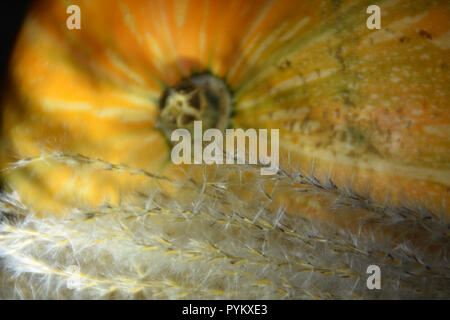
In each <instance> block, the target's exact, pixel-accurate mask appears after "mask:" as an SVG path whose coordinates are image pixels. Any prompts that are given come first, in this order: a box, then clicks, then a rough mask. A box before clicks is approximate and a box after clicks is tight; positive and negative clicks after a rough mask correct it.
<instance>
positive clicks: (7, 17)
mask: <svg viewBox="0 0 450 320" xmlns="http://www.w3.org/2000/svg"><path fill="white" fill-rule="evenodd" d="M94 1H95V0H94ZM30 2H31V1H25V0H16V1H13V0H0V39H1V41H0V74H1V75H2V79H3V78H4V75H5V72H6V70H7V66H8V61H9V57H10V55H11V51H12V49H13V46H14V41H15V39H16V37H17V34H18V32H19V29H20V26H21V25H22V22H23V20H24V17H25V14H26V11H27V8H28V7H29V5H30Z"/></svg>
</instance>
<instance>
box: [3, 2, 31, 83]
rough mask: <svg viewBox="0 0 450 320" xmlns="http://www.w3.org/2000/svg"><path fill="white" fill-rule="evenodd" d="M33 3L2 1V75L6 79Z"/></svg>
mask: <svg viewBox="0 0 450 320" xmlns="http://www.w3.org/2000/svg"><path fill="white" fill-rule="evenodd" d="M30 2H31V1H26V0H16V1H13V0H0V39H1V42H0V75H1V79H2V80H3V79H4V75H5V72H6V70H7V67H8V61H9V57H10V55H11V51H12V49H13V45H14V41H15V39H16V37H17V34H18V32H19V29H20V26H21V25H22V22H23V20H24V17H25V14H26V11H27V8H28V7H29V4H30Z"/></svg>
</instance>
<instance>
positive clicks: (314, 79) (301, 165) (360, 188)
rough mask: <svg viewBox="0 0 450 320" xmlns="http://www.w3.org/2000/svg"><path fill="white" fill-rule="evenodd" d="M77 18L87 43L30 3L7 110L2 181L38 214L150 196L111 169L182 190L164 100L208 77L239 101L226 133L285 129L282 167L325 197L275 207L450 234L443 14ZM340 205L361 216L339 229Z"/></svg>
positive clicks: (272, 8)
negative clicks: (408, 213)
mask: <svg viewBox="0 0 450 320" xmlns="http://www.w3.org/2000/svg"><path fill="white" fill-rule="evenodd" d="M74 4H77V5H78V6H79V7H80V9H81V29H80V30H69V29H68V28H67V26H66V19H67V18H68V14H67V13H66V7H67V5H68V4H67V2H66V1H50V0H45V1H37V2H36V3H35V4H34V6H33V7H32V9H31V10H30V12H29V14H28V17H27V19H26V21H25V24H24V26H23V28H22V31H21V33H20V37H19V39H18V41H17V43H16V45H15V49H14V53H13V56H12V59H11V63H10V72H9V80H10V81H9V85H8V87H7V88H6V89H5V94H4V98H3V102H2V106H3V107H2V117H1V119H2V126H1V130H2V132H1V137H2V143H1V166H2V167H3V168H6V169H5V170H4V171H2V179H3V182H4V184H5V185H6V186H7V187H8V188H10V189H11V190H15V191H17V193H18V195H19V196H20V199H21V200H22V201H23V202H24V203H25V204H26V205H27V206H29V207H30V208H32V210H33V211H34V212H35V213H37V214H38V215H39V216H41V217H51V216H65V217H67V216H69V215H70V212H71V210H72V208H73V207H77V206H80V205H82V206H86V207H96V206H99V205H101V204H103V203H109V204H112V205H118V204H120V203H121V202H123V201H124V199H125V198H127V197H131V196H132V195H134V194H135V193H137V192H138V191H143V190H149V188H150V189H152V188H155V184H154V180H155V179H150V180H149V179H148V174H147V177H146V176H145V174H144V176H140V175H127V174H118V173H117V172H116V171H128V172H130V173H132V174H133V173H143V172H144V171H145V172H146V173H151V174H154V175H157V176H161V177H162V176H165V177H168V178H169V179H176V177H178V176H179V174H178V172H179V171H178V170H179V167H177V166H175V165H173V164H172V162H171V159H170V149H171V145H170V144H169V143H168V142H167V137H166V136H165V134H164V132H162V131H161V130H160V129H159V128H158V126H157V124H158V121H159V119H160V107H161V106H160V99H161V97H162V96H163V92H164V90H166V89H167V88H170V87H175V86H176V85H177V84H178V83H180V81H182V80H183V79H188V78H190V77H192V76H193V75H198V74H203V73H210V74H211V75H213V76H214V77H216V78H218V79H222V80H223V81H224V83H226V85H227V86H228V88H229V89H230V94H231V97H232V110H233V111H232V116H231V119H230V120H229V122H230V124H231V126H232V127H234V128H256V129H258V128H267V129H280V154H281V159H280V160H281V162H280V167H281V168H283V170H286V172H294V171H295V170H301V171H302V172H303V173H310V172H311V171H312V170H313V175H314V178H313V180H308V181H309V183H310V186H311V185H312V187H313V188H318V189H319V191H324V192H325V195H319V196H317V195H316V194H312V195H311V194H306V195H298V193H293V192H292V190H293V189H292V188H294V187H292V188H291V189H289V190H287V191H286V192H280V194H279V196H278V197H277V198H276V199H274V201H273V203H272V208H278V207H279V206H280V205H281V206H283V207H285V208H287V211H288V213H289V214H290V215H291V216H294V217H298V216H302V215H303V216H308V217H312V218H313V219H314V221H319V220H320V221H325V222H333V223H336V224H338V225H340V226H341V227H343V226H345V227H346V228H350V229H352V230H358V228H360V227H361V225H360V224H358V223H357V222H358V219H359V218H360V217H361V215H364V214H366V211H370V212H378V213H380V212H381V213H380V214H384V213H385V211H386V210H385V209H383V207H384V208H387V207H389V208H404V207H407V208H408V210H412V211H414V209H411V208H425V209H426V211H427V212H432V213H436V214H438V215H439V214H441V213H442V212H444V213H443V215H444V220H445V219H447V220H448V218H449V212H448V210H447V209H446V207H445V203H448V202H449V200H450V196H449V185H450V170H449V163H450V158H449V155H450V141H449V134H450V129H449V128H450V124H449V121H450V118H449V112H448V108H449V101H450V97H449V95H450V73H449V71H448V68H449V65H450V61H449V59H450V58H449V57H450V22H449V19H448V17H449V16H450V6H449V3H448V1H431V2H430V1H415V2H411V1H402V0H400V1H382V2H380V4H379V6H380V8H381V12H382V20H381V24H382V28H381V29H380V30H369V29H368V28H367V26H366V20H367V18H368V14H367V13H366V8H367V7H368V6H369V5H370V4H371V3H370V1H369V2H367V1H338V2H336V1H301V2H299V1H291V0H278V1H257V0H254V1H253V0H252V1H209V0H190V1H187V0H186V1H184V0H179V1H178V0H174V1H137V0H136V1H132V0H130V1H111V0H108V1H106V0H98V1H74ZM61 155H63V156H61ZM77 155H78V156H77ZM18 159H22V160H21V162H17V160H18ZM94 159H99V160H98V161H97V160H94ZM47 161H49V162H47ZM61 162H62V163H61ZM71 162H72V164H73V163H76V165H73V166H72V165H71ZM122 164H123V165H122ZM14 166H16V167H17V168H14ZM11 167H13V168H11ZM194 167H195V166H194ZM99 168H100V169H102V170H98V169H99ZM104 169H107V170H104ZM112 169H113V170H112ZM195 169H196V168H194V170H195ZM139 170H141V171H139ZM142 170H144V171H142ZM248 179H249V181H253V180H252V179H259V178H258V177H254V176H249V177H248ZM157 180H158V183H160V185H159V186H158V187H165V188H166V187H167V188H166V189H165V190H166V192H168V193H169V194H171V192H174V191H173V189H171V184H170V183H167V182H165V181H160V180H159V179H157ZM199 181H201V179H199ZM327 181H328V182H327ZM330 181H332V182H331V184H330ZM296 182H297V183H298V181H296ZM327 183H328V184H327ZM326 185H327V186H328V187H326ZM267 188H268V190H269V191H270V190H275V188H276V184H274V183H273V182H271V181H268V184H267ZM237 189H238V190H240V191H238V192H240V193H241V195H242V196H243V197H244V198H246V197H247V198H250V199H251V198H252V192H253V190H252V189H248V188H247V187H246V186H244V187H241V188H240V189H239V186H237ZM325 189H326V190H325ZM350 189H351V190H352V191H351V192H347V191H348V190H350ZM330 194H331V198H330ZM173 196H175V197H176V193H175V194H173ZM336 197H338V198H339V197H349V198H350V199H352V197H353V200H354V201H355V203H356V204H357V205H356V206H357V210H353V209H352V210H350V212H349V213H348V214H347V215H344V216H339V217H337V216H336V214H335V211H334V210H332V209H330V206H332V201H334V200H333V199H335V198H336ZM330 199H331V200H330ZM386 199H387V203H386V202H384V201H386ZM330 201H331V202H330ZM425 209H424V210H425ZM415 211H420V210H415ZM368 227H372V226H368ZM399 230H402V229H395V228H394V229H393V230H391V229H383V231H382V232H383V234H386V233H390V234H394V235H395V234H397V233H398V232H399ZM445 237H447V238H445V239H448V234H446V235H445ZM420 239H421V238H420ZM440 241H441V240H440Z"/></svg>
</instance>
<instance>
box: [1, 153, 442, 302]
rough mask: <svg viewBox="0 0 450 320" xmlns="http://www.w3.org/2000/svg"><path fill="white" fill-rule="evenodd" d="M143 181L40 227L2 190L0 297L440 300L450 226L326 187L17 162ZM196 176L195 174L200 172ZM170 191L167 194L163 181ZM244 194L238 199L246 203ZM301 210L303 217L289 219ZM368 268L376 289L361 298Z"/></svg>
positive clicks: (237, 172) (296, 175)
mask: <svg viewBox="0 0 450 320" xmlns="http://www.w3.org/2000/svg"><path fill="white" fill-rule="evenodd" d="M42 161H44V162H47V164H48V165H65V166H71V167H73V168H74V169H76V168H78V167H80V166H92V167H93V168H95V171H109V172H110V173H111V174H112V175H124V174H126V175H133V176H145V177H146V178H147V179H149V180H152V181H153V182H154V186H153V187H152V188H147V189H146V190H144V191H141V190H140V191H139V192H136V193H135V194H124V195H123V196H122V198H121V201H120V204H119V205H112V204H110V203H104V204H103V205H101V206H99V207H90V206H88V205H83V202H82V201H80V204H79V205H78V206H74V207H72V208H70V212H69V214H68V216H67V217H65V218H57V217H56V216H55V217H47V218H45V219H43V218H39V217H37V216H36V215H34V214H33V212H32V210H31V209H30V208H28V207H27V206H26V205H25V204H24V203H22V201H21V199H20V197H19V196H18V194H17V193H16V192H14V190H10V189H9V190H8V188H7V187H6V188H5V190H6V191H4V192H3V193H2V194H1V196H0V212H1V217H2V220H1V224H0V257H1V260H0V266H1V273H0V277H1V278H0V279H1V282H0V283H1V285H0V298H2V299H11V298H25V299H49V298H50V299H80V298H83V299H84V298H88V299H122V298H125V299H367V298H368V299H372V298H396V299H398V298H449V295H450V294H449V292H450V291H449V288H450V273H449V265H448V236H449V234H448V228H449V226H448V222H446V221H445V220H444V218H442V217H441V215H440V214H439V213H436V212H431V211H428V210H425V209H424V208H420V207H417V206H414V205H413V204H411V205H409V206H408V205H406V204H405V205H404V206H401V207H399V206H394V205H390V204H389V200H388V199H387V200H386V202H385V203H383V204H378V203H376V202H375V201H373V200H371V199H370V198H369V197H365V196H364V195H361V194H358V193H357V192H355V191H353V190H351V189H350V188H348V187H347V188H346V187H338V186H336V185H335V183H334V182H333V181H332V180H331V178H327V177H325V178H319V177H316V176H315V173H314V170H312V171H311V172H308V173H306V172H301V171H298V170H294V169H293V168H283V169H282V168H280V169H279V170H278V173H277V174H276V175H275V176H260V175H259V167H258V166H251V165H233V166H217V167H214V168H212V167H206V166H205V167H202V169H201V170H200V171H201V174H200V177H201V179H198V170H195V171H196V172H194V171H193V170H187V171H186V172H185V173H184V176H183V177H182V178H180V179H179V180H171V179H168V178H165V177H160V176H156V175H153V174H151V173H149V172H146V171H144V170H137V169H133V168H130V167H127V166H124V165H116V164H111V163H108V162H105V161H102V160H98V159H92V158H88V157H85V156H82V155H66V154H50V155H43V156H42V157H39V158H29V159H23V160H20V161H17V162H15V163H13V164H11V166H10V167H9V168H7V169H5V170H21V169H22V168H24V167H27V166H30V165H32V164H33V163H36V162H42ZM197 169H198V167H197ZM162 182H164V183H166V184H167V183H168V184H170V185H171V187H172V190H171V191H168V188H165V187H163V186H162V185H161V183H162ZM243 190H245V192H243ZM283 196H288V197H291V198H292V197H298V198H307V197H309V198H313V199H317V201H319V202H320V203H321V204H322V205H323V206H326V207H327V208H328V210H330V212H332V213H333V215H335V217H336V219H338V220H339V219H341V220H342V221H345V220H346V219H347V218H348V217H349V216H350V215H351V214H352V212H355V211H357V213H358V221H357V224H356V228H355V227H353V228H347V227H345V226H344V227H342V226H341V227H340V226H339V224H336V223H330V222H328V221H320V220H318V219H313V218H308V217H307V216H305V215H302V212H292V209H289V208H288V207H287V206H286V205H284V204H283V202H281V201H279V200H280V199H282V198H283ZM298 210H301V208H298ZM369 265H378V266H379V267H380V268H381V290H369V289H368V288H367V286H366V281H367V278H368V276H369V274H367V273H366V270H367V267H368V266H369Z"/></svg>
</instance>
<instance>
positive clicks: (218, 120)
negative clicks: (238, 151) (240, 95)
mask: <svg viewBox="0 0 450 320" xmlns="http://www.w3.org/2000/svg"><path fill="white" fill-rule="evenodd" d="M231 103H232V99H231V94H230V91H229V90H228V87H227V85H226V84H225V82H224V81H223V80H221V79H219V78H217V77H215V76H213V75H211V74H201V75H196V76H193V77H191V78H188V79H183V80H181V81H180V82H179V83H177V84H176V85H174V86H173V87H170V88H167V89H166V90H165V91H164V92H163V94H162V96H161V98H160V115H159V119H158V122H157V127H158V128H160V129H161V130H162V131H163V133H164V134H165V136H166V138H167V139H168V140H170V136H171V134H172V132H173V130H176V129H179V128H184V129H187V130H188V131H189V132H191V134H192V133H193V130H194V121H202V125H203V130H207V129H209V128H217V129H219V130H221V131H224V130H225V129H226V128H227V127H228V125H229V122H230V115H231V107H232V106H231Z"/></svg>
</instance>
